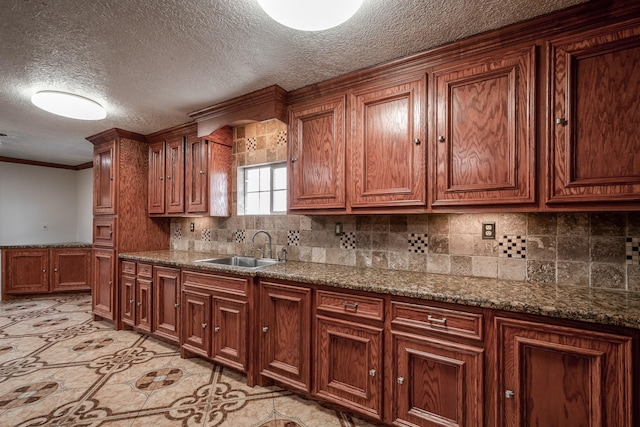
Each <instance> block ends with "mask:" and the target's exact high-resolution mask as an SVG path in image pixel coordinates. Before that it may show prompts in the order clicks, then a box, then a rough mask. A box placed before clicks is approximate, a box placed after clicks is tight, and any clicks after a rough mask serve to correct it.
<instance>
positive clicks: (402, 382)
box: [398, 377, 404, 385]
mask: <svg viewBox="0 0 640 427" xmlns="http://www.w3.org/2000/svg"><path fill="white" fill-rule="evenodd" d="M398 384H400V385H402V384H404V377H398Z"/></svg>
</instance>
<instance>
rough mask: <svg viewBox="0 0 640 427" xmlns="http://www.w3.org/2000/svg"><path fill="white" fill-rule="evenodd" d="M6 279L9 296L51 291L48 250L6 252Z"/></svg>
mask: <svg viewBox="0 0 640 427" xmlns="http://www.w3.org/2000/svg"><path fill="white" fill-rule="evenodd" d="M5 252H6V253H5V255H4V256H5V261H6V263H5V265H3V266H2V268H3V269H5V268H6V269H7V271H6V272H5V273H4V277H5V278H6V280H7V282H6V283H3V284H2V285H3V286H6V291H5V292H6V293H8V294H29V293H39V292H47V291H49V270H48V268H49V251H48V250H46V249H43V250H40V249H27V250H11V249H6V250H5Z"/></svg>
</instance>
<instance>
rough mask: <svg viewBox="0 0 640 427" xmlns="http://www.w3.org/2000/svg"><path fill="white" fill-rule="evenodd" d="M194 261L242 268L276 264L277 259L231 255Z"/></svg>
mask: <svg viewBox="0 0 640 427" xmlns="http://www.w3.org/2000/svg"><path fill="white" fill-rule="evenodd" d="M195 262H204V263H207V264H219V265H231V266H234V267H244V268H260V267H266V266H268V265H273V264H277V263H278V261H277V260H275V259H270V258H253V257H248V256H232V257H226V258H209V259H199V260H196V261H195Z"/></svg>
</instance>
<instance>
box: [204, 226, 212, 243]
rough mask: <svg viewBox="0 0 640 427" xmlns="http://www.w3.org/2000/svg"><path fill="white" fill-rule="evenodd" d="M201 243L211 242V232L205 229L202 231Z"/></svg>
mask: <svg viewBox="0 0 640 427" xmlns="http://www.w3.org/2000/svg"><path fill="white" fill-rule="evenodd" d="M202 241H203V242H210V241H211V230H209V229H207V228H205V229H204V230H202Z"/></svg>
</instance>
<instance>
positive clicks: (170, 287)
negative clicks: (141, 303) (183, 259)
mask: <svg viewBox="0 0 640 427" xmlns="http://www.w3.org/2000/svg"><path fill="white" fill-rule="evenodd" d="M153 286H154V287H153V301H154V305H153V319H154V320H153V331H154V333H155V334H157V335H159V336H162V337H164V338H166V339H169V340H171V341H174V342H178V341H179V337H178V331H179V329H178V328H179V326H180V323H179V320H180V270H179V269H176V268H167V267H154V268H153Z"/></svg>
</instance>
